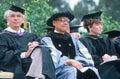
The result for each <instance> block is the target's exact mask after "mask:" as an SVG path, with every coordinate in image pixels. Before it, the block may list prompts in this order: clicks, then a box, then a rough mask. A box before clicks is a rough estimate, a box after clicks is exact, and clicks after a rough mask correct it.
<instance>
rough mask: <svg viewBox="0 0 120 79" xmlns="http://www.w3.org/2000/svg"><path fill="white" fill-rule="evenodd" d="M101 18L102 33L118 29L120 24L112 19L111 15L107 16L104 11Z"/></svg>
mask: <svg viewBox="0 0 120 79" xmlns="http://www.w3.org/2000/svg"><path fill="white" fill-rule="evenodd" d="M102 19H103V29H104V30H103V33H105V32H107V31H111V30H120V25H119V23H118V22H117V21H115V20H114V19H112V17H107V16H106V15H105V13H103V15H102Z"/></svg>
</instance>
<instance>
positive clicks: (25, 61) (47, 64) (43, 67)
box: [0, 5, 56, 79]
mask: <svg viewBox="0 0 120 79" xmlns="http://www.w3.org/2000/svg"><path fill="white" fill-rule="evenodd" d="M4 18H5V19H6V21H7V24H8V27H7V28H6V29H4V30H3V32H2V33H1V34H0V70H2V71H7V72H13V73H14V78H13V79H56V78H55V73H54V71H55V70H54V65H53V62H52V59H51V55H50V54H49V49H48V48H47V47H41V46H39V45H40V42H39V40H40V38H39V37H38V36H37V35H35V34H33V33H29V32H27V31H26V30H24V29H23V28H21V24H22V23H23V21H24V9H22V8H20V7H17V6H14V5H12V6H11V8H10V9H9V10H7V11H6V12H5V15H4ZM42 52H43V53H42Z"/></svg>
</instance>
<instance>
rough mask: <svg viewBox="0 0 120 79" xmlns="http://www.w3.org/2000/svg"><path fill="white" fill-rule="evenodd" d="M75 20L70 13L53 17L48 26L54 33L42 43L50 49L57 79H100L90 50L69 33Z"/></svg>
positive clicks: (51, 32) (43, 39)
mask: <svg viewBox="0 0 120 79" xmlns="http://www.w3.org/2000/svg"><path fill="white" fill-rule="evenodd" d="M73 18H74V16H73V15H72V14H71V13H69V12H60V13H56V14H54V15H52V16H51V17H50V18H49V19H48V20H47V25H48V26H51V27H54V31H50V32H49V33H48V34H47V35H46V36H45V37H43V38H42V39H41V43H42V44H44V45H45V46H48V47H50V50H51V53H50V54H51V56H52V59H53V62H54V65H55V73H56V76H57V79H100V77H99V73H98V71H97V69H96V68H95V67H94V62H93V60H92V58H91V55H90V54H89V53H88V50H87V49H86V48H85V46H84V45H83V44H82V43H81V42H80V41H79V40H78V39H76V38H74V37H71V35H70V34H69V33H68V32H67V29H68V28H69V22H70V21H72V20H73ZM84 69H86V70H85V71H84ZM82 70H83V71H82Z"/></svg>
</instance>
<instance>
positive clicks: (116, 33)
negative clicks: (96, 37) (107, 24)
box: [105, 30, 120, 38]
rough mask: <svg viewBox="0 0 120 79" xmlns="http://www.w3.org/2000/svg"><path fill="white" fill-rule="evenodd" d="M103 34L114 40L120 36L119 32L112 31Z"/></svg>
mask: <svg viewBox="0 0 120 79" xmlns="http://www.w3.org/2000/svg"><path fill="white" fill-rule="evenodd" d="M105 34H108V37H109V38H114V37H118V36H120V31H118V30H112V31H109V32H106V33H105Z"/></svg>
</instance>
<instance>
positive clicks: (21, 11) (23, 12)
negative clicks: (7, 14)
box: [10, 5, 25, 14]
mask: <svg viewBox="0 0 120 79" xmlns="http://www.w3.org/2000/svg"><path fill="white" fill-rule="evenodd" d="M10 10H12V11H15V12H20V13H22V14H25V10H24V9H23V8H20V7H18V6H15V5H12V6H11V7H10Z"/></svg>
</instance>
